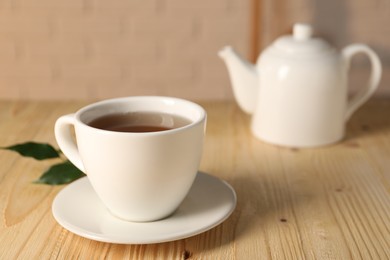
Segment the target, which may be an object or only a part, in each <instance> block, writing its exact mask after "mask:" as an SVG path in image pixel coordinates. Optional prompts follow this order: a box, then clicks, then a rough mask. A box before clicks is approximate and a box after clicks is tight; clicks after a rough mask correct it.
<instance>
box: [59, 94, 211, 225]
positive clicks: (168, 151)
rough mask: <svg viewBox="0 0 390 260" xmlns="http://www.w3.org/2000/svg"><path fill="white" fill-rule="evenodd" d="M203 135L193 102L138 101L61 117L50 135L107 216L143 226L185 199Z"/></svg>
mask: <svg viewBox="0 0 390 260" xmlns="http://www.w3.org/2000/svg"><path fill="white" fill-rule="evenodd" d="M70 127H74V129H75V136H76V142H75V141H74V139H73V137H72V133H71V131H70ZM205 128H206V112H205V110H204V109H203V108H202V107H201V106H199V105H197V104H195V103H192V102H190V101H187V100H183V99H178V98H173V97H158V96H138V97H125V98H117V99H109V100H105V101H101V102H97V103H94V104H91V105H88V106H86V107H84V108H81V109H80V110H79V111H77V112H76V113H74V114H69V115H64V116H62V117H60V118H59V119H57V121H56V124H55V136H56V140H57V142H58V145H59V147H60V149H61V150H62V151H63V153H64V154H65V156H66V157H67V158H68V159H69V160H70V161H71V162H72V163H73V164H74V165H75V166H76V167H78V168H79V169H80V170H81V171H83V172H84V173H86V174H87V177H88V179H89V181H90V183H91V185H92V187H93V189H94V190H95V192H96V194H97V196H98V197H99V198H100V200H101V201H102V202H103V204H104V205H105V206H106V208H107V209H108V210H109V211H110V212H111V213H112V214H113V215H114V216H116V217H118V218H121V219H124V220H128V221H137V222H144V221H155V220H159V219H162V218H164V217H167V216H169V215H170V214H172V213H173V212H174V211H175V210H176V209H177V208H178V207H179V205H180V203H181V202H182V201H183V199H184V198H185V197H186V195H187V193H188V192H189V190H190V188H191V186H192V183H193V181H194V179H195V177H196V174H197V171H198V167H199V164H200V160H201V156H202V148H203V139H204V133H205Z"/></svg>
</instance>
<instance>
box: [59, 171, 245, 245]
mask: <svg viewBox="0 0 390 260" xmlns="http://www.w3.org/2000/svg"><path fill="white" fill-rule="evenodd" d="M236 201H237V198H236V194H235V192H234V189H233V188H232V187H231V186H230V185H229V184H228V183H226V182H225V181H222V180H220V179H218V178H216V177H213V176H210V175H208V174H205V173H201V172H199V173H198V175H197V177H196V179H195V182H194V184H193V185H192V188H191V190H190V192H189V194H188V195H187V197H186V198H185V199H184V201H183V203H182V204H181V205H180V207H179V208H178V209H177V210H176V212H175V213H173V214H172V215H171V216H169V217H167V218H165V219H162V220H159V221H154V222H145V223H137V222H128V221H124V220H121V219H118V218H115V217H114V216H112V215H111V214H110V213H109V212H108V211H107V210H106V208H105V207H104V205H103V204H102V203H101V202H100V200H99V199H98V197H97V195H96V193H95V191H94V190H93V189H92V187H91V185H90V183H89V180H88V178H87V177H84V178H81V179H79V180H77V181H75V182H73V183H71V184H69V185H68V186H66V187H65V188H64V189H62V190H61V191H60V192H59V193H58V195H57V196H56V198H55V199H54V201H53V205H52V211H53V215H54V218H55V219H56V220H57V222H58V223H59V224H60V225H61V226H63V227H64V228H66V229H67V230H69V231H71V232H73V233H75V234H77V235H79V236H82V237H86V238H89V239H93V240H97V241H103V242H109V243H118V244H152V243H161V242H167V241H173V240H178V239H183V238H187V237H190V236H194V235H197V234H199V233H202V232H205V231H207V230H209V229H211V228H213V227H215V226H217V225H219V224H220V223H222V222H223V221H224V220H225V219H227V218H228V217H229V216H230V214H231V213H232V212H233V210H234V208H235V206H236Z"/></svg>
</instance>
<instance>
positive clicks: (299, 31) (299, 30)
mask: <svg viewBox="0 0 390 260" xmlns="http://www.w3.org/2000/svg"><path fill="white" fill-rule="evenodd" d="M312 35H313V27H311V26H310V25H309V24H304V23H296V24H294V27H293V37H294V39H295V40H298V41H302V40H308V39H310V38H311V36H312Z"/></svg>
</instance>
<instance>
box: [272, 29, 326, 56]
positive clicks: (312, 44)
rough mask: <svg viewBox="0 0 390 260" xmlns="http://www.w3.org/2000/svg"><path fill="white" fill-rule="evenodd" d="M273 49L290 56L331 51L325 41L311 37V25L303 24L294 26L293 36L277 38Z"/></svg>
mask: <svg viewBox="0 0 390 260" xmlns="http://www.w3.org/2000/svg"><path fill="white" fill-rule="evenodd" d="M273 47H275V50H276V51H278V52H285V53H291V54H294V53H299V54H316V53H319V52H323V51H328V50H330V49H332V47H331V46H330V45H329V44H328V43H327V42H326V41H324V40H322V39H320V38H314V37H313V27H312V26H311V25H309V24H303V23H296V24H294V27H293V34H292V35H286V36H282V37H280V38H278V39H277V40H276V41H275V43H274V44H273Z"/></svg>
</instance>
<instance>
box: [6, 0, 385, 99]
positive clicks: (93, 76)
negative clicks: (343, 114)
mask: <svg viewBox="0 0 390 260" xmlns="http://www.w3.org/2000/svg"><path fill="white" fill-rule="evenodd" d="M295 22H308V23H312V24H313V25H314V26H315V30H316V32H317V35H319V36H321V37H324V38H325V39H326V40H328V41H329V42H331V43H332V44H333V45H335V46H336V47H337V48H339V49H341V48H342V47H344V46H346V45H348V44H350V43H355V42H361V43H366V44H368V45H370V46H371V47H372V48H373V49H374V50H375V51H376V52H377V53H378V54H379V56H380V58H381V60H382V63H383V66H384V71H383V76H382V81H381V85H380V87H379V89H378V91H377V92H376V95H377V96H390V86H389V85H390V76H389V73H388V72H389V67H390V0H328V1H325V0H294V1H291V0H258V1H257V0H213V1H209V0H197V1H185V0H110V1H107V0H0V98H2V99H39V100H45V99H46V100H47V99H52V100H69V99H103V98H111V97H118V96H128V95H169V96H177V97H182V98H188V99H193V100H194V99H196V100H199V99H203V100H204V99H206V100H222V99H232V98H233V94H232V90H231V88H230V83H229V79H228V74H227V71H226V68H225V65H224V64H223V62H222V61H221V60H220V59H219V58H218V57H217V52H218V50H219V49H220V48H221V47H223V46H224V45H227V44H229V45H232V46H234V47H235V48H236V49H237V51H238V52H240V53H241V54H242V56H244V57H246V58H248V59H250V60H251V61H255V60H256V58H257V56H258V55H259V53H260V52H261V51H262V49H263V48H264V47H265V46H267V45H269V44H270V43H271V42H272V41H273V40H274V39H275V38H276V37H278V36H280V35H282V34H286V33H290V32H291V28H292V25H293V23H295ZM353 63H354V64H353V65H354V67H353V70H352V71H351V73H350V74H351V78H352V79H351V81H350V82H351V91H352V92H353V90H354V89H356V88H358V87H359V85H360V84H362V83H363V82H362V81H365V80H366V78H367V74H368V71H369V64H368V61H367V60H366V59H365V58H363V57H357V58H356V59H355V60H354V62H353Z"/></svg>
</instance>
